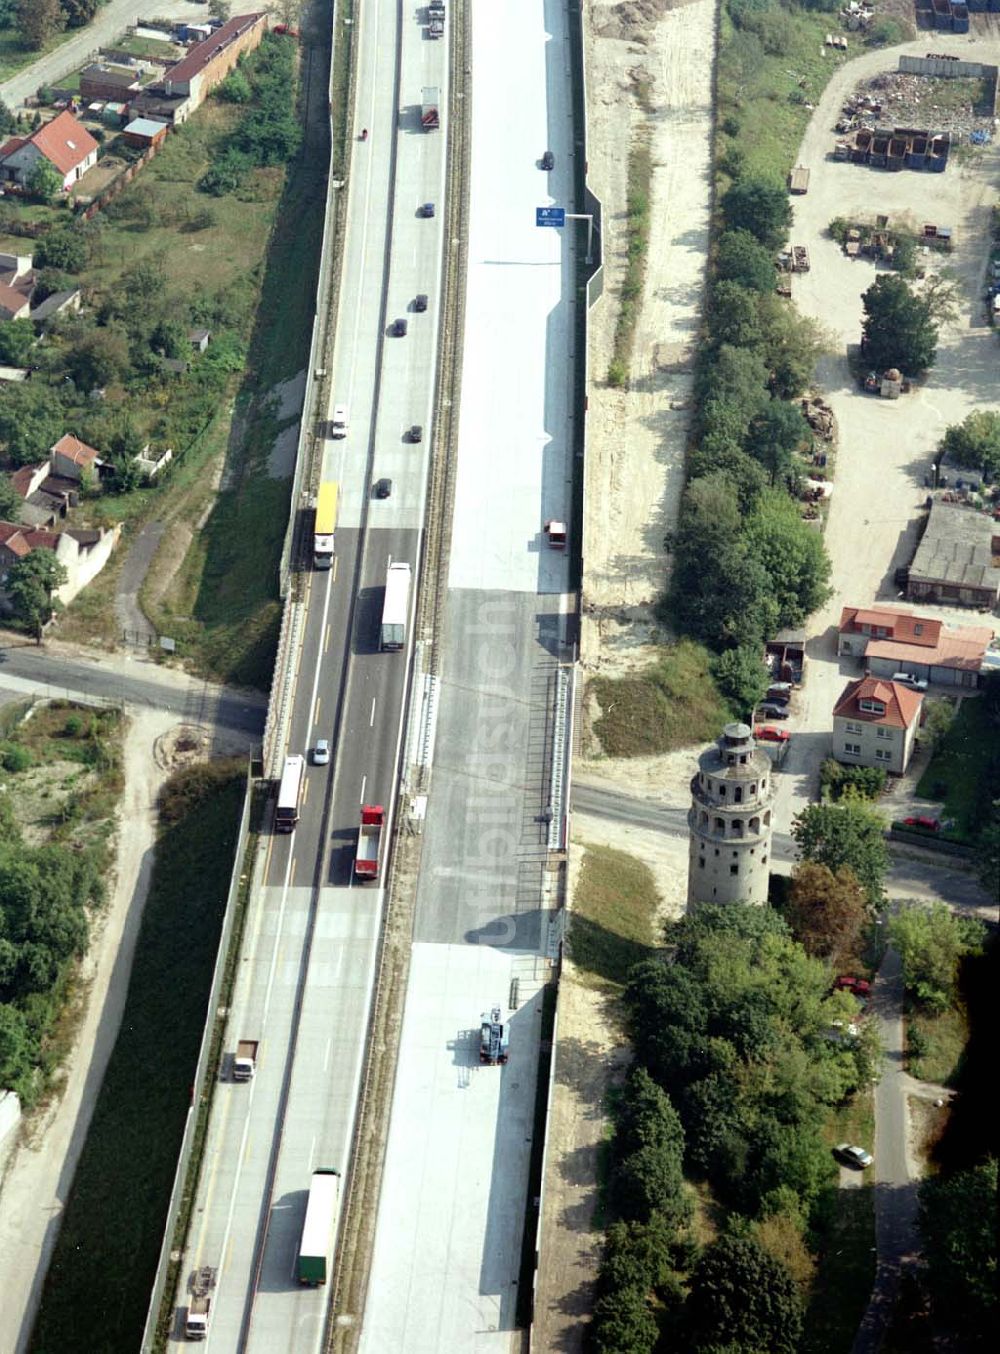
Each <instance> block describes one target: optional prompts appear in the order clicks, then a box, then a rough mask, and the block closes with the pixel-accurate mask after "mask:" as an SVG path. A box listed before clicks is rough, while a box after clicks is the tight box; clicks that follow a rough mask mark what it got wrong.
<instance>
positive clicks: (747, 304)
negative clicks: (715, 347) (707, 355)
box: [708, 280, 760, 348]
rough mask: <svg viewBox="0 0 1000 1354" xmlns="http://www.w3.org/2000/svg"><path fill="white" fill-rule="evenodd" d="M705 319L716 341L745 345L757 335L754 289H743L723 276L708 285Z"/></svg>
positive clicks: (748, 344) (752, 343) (757, 336)
mask: <svg viewBox="0 0 1000 1354" xmlns="http://www.w3.org/2000/svg"><path fill="white" fill-rule="evenodd" d="M708 322H709V324H710V326H711V329H712V337H713V338H714V339H715V341H716V342H717V343H731V344H733V346H734V347H737V348H749V347H752V346H753V345H754V344H755V343H757V342H758V341H759V339H760V320H759V319H758V317H757V293H756V292H752V291H747V289H746V287H743V286H741V285H740V284H739V283H738V282H727V281H726V280H723V281H721V282H716V284H715V286H714V287H713V288H712V299H711V304H710V305H709V307H708Z"/></svg>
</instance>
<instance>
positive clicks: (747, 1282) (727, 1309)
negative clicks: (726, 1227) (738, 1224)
mask: <svg viewBox="0 0 1000 1354" xmlns="http://www.w3.org/2000/svg"><path fill="white" fill-rule="evenodd" d="M687 1314H688V1321H689V1324H690V1330H691V1334H692V1336H693V1339H694V1345H695V1348H696V1349H702V1350H710V1349H718V1348H720V1347H721V1348H728V1349H729V1350H731V1351H737V1350H739V1351H746V1352H747V1354H750V1351H753V1354H757V1351H763V1350H767V1351H768V1352H769V1354H795V1351H796V1349H797V1348H798V1340H799V1336H800V1334H801V1331H802V1301H801V1299H800V1297H799V1295H798V1292H797V1291H796V1288H795V1283H794V1280H793V1279H792V1276H791V1275H790V1274H789V1272H788V1270H787V1269H786V1268H785V1267H784V1265H783V1264H781V1263H780V1262H779V1261H778V1260H776V1259H775V1258H774V1257H773V1256H772V1255H769V1254H768V1252H767V1251H765V1250H764V1248H763V1246H761V1245H760V1244H759V1243H758V1242H756V1241H753V1240H751V1239H750V1238H749V1237H735V1236H724V1237H722V1238H721V1239H720V1240H719V1241H715V1242H713V1243H712V1245H710V1246H706V1248H705V1250H704V1251H703V1252H702V1254H701V1258H700V1260H699V1261H698V1263H697V1265H696V1266H695V1269H694V1273H693V1274H692V1276H691V1289H690V1294H689V1297H688V1312H687Z"/></svg>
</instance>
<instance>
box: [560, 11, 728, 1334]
mask: <svg viewBox="0 0 1000 1354" xmlns="http://www.w3.org/2000/svg"><path fill="white" fill-rule="evenodd" d="M588 16H589V22H588V33H589V36H588V41H587V90H588V107H587V119H588V141H587V156H588V162H589V182H590V186H591V187H592V188H593V190H594V192H595V193H597V195H598V196H599V197H600V198H601V199H602V201H603V204H604V261H605V290H604V296H603V297H602V299H601V300H600V301H599V302H598V304H597V305H596V306H595V307H594V308H593V309H592V310H591V312H590V316H589V325H590V331H589V362H590V373H591V381H590V389H589V401H590V402H589V423H588V442H587V462H586V487H585V493H586V499H587V502H588V503H591V504H593V503H601V504H602V505H605V508H604V510H603V511H601V512H600V513H595V512H589V513H587V514H586V515H585V520H584V550H583V556H584V578H583V607H582V614H583V620H582V631H581V660H582V662H583V665H584V668H585V670H586V671H587V672H588V673H592V672H594V671H597V670H601V671H603V672H607V673H609V674H615V673H618V672H622V671H626V670H629V669H631V668H632V667H634V666H636V665H640V664H641V663H642V662H644V661H645V659H646V658H647V657H648V656H649V655H650V652H651V647H650V646H651V645H652V643H653V642H655V640H656V639H657V638H658V636H659V631H658V627H657V626H656V624H655V622H654V620H653V616H652V604H653V603H654V602H655V600H656V598H657V596H658V594H659V593H660V592H661V591H662V589H663V584H664V569H665V564H666V561H665V556H664V552H663V537H664V535H665V533H666V532H667V531H668V530H670V528H671V527H672V526H673V525H674V523H675V521H676V517H677V509H678V504H679V502H680V496H681V492H682V490H683V487H684V449H685V445H686V441H687V434H688V418H689V415H688V413H687V412H686V410H687V406H688V405H689V402H690V396H691V386H692V359H693V355H694V347H693V345H694V340H695V337H696V333H697V328H698V323H699V318H700V314H701V303H702V286H703V281H704V268H705V256H706V252H707V247H708V224H709V208H710V190H711V185H710V154H711V132H712V105H711V97H712V94H711V91H712V59H713V53H714V44H715V25H716V9H715V5H714V3H712V0H694V3H692V4H688V5H684V6H680V7H678V8H675V9H673V10H671V12H669V13H666V14H665V15H664V16H663V18H662V19H661V20H660V21H659V22H658V23H655V24H654V25H652V26H651V27H650V28H649V29H648V30H647V31H646V32H645V33H642V34H638V35H637V34H636V33H635V32H633V33H632V34H630V35H629V36H627V37H622V36H620V35H619V34H620V29H619V28H618V27H617V26H616V22H615V18H614V16H613V14H612V10H611V7H609V6H607V5H597V4H591V5H589V6H588ZM602 30H604V34H603V35H601V34H602ZM636 36H638V37H640V38H641V41H636ZM640 84H644V85H646V87H647V89H648V93H647V94H646V96H645V104H646V107H643V102H642V101H640V99H639V98H638V97H637V88H638V86H639V85H640ZM647 110H649V111H647ZM626 127H628V129H629V133H630V135H633V136H635V135H639V136H648V138H649V141H650V146H651V149H652V157H653V164H654V171H653V180H652V185H651V192H650V219H651V234H650V242H649V254H648V264H647V271H646V281H645V289H644V294H643V302H642V309H641V314H640V319H639V323H638V326H637V330H636V335H635V343H634V348H633V361H632V371H631V380H630V388H629V389H628V390H627V391H619V390H613V389H612V388H611V387H610V386H608V385H607V384H606V382H605V376H606V373H607V369H608V364H609V362H610V360H611V354H612V351H613V341H614V330H615V324H616V322H617V318H618V302H617V297H618V294H619V290H620V287H621V283H622V278H623V275H624V269H625V262H626V258H625V247H626V237H625V229H626V216H625V199H626V180H627V157H626V154H625V149H626V146H627V144H628V141H627V138H626V135H625V134H624V129H625V128H626ZM692 764H693V759H692V757H691V754H690V753H686V754H680V755H675V756H673V757H671V758H649V759H645V760H644V761H643V762H642V763H641V764H636V763H635V762H632V763H630V764H629V768H628V772H627V777H628V780H627V783H628V786H629V788H631V789H635V788H641V789H642V791H643V792H644V793H648V794H649V795H650V797H659V796H666V797H667V801H666V802H676V801H675V798H674V797H675V796H676V795H679V794H680V793H681V787H682V786H683V787H685V788H686V786H687V783H688V782H689V781H690V778H691V774H692ZM605 773H607V779H609V780H611V781H612V782H613V781H614V779H615V774H616V768H615V767H614V766H613V765H605V764H604V763H601V764H600V765H598V766H594V765H593V764H588V767H587V774H588V778H590V777H591V776H592V775H593V777H594V778H597V779H604V778H605ZM622 774H623V777H624V776H625V774H626V773H625V772H624V770H623V772H622ZM585 841H592V842H594V843H595V844H607V845H613V846H618V847H621V848H623V849H625V850H633V851H635V853H636V854H637V855H641V856H642V858H643V859H644V860H646V861H648V863H649V864H650V866H651V868H652V869H653V872H654V876H655V878H656V881H657V886H658V887H659V889H660V892H661V895H662V897H663V899H664V909H665V912H666V911H672V910H674V909H675V908H677V907H678V906H680V907H683V899H684V897H685V893H686V881H687V848H686V844H685V843H683V842H679V841H677V840H676V839H675V840H671V839H670V838H669V837H667V836H665V835H663V834H659V833H655V832H650V831H647V830H643V829H639V828H633V827H628V826H625V827H623V826H622V825H621V824H608V823H605V822H602V821H600V820H598V819H584V818H582V817H580V816H577V817H575V818H574V842H573V848H572V851H571V857H570V860H571V872H570V880H569V887H568V890H567V893H568V897H569V898H570V900H571V899H572V893H573V880H574V877H575V870H576V869H577V868H578V866H579V861H580V859H581V856H582V853H583V849H584V847H583V843H584V842H585ZM570 906H572V904H571V903H570ZM559 1021H560V1025H559V1042H558V1051H557V1055H556V1076H555V1086H554V1089H553V1097H552V1117H551V1121H550V1124H549V1156H548V1159H547V1167H546V1176H545V1204H544V1216H543V1226H542V1232H541V1257H540V1264H539V1272H538V1293H537V1302H536V1324H535V1329H534V1332H533V1340H534V1343H536V1344H537V1346H538V1348H540V1349H546V1350H560V1351H578V1350H580V1349H582V1347H583V1341H584V1335H585V1331H586V1325H587V1322H588V1319H589V1312H590V1308H591V1304H592V1302H593V1283H594V1280H595V1278H596V1275H597V1270H598V1266H599V1264H600V1253H601V1233H600V1231H599V1230H595V1229H594V1227H593V1221H592V1220H593V1215H594V1209H595V1206H596V1202H597V1196H596V1187H595V1178H596V1157H597V1151H598V1146H599V1143H600V1142H601V1140H602V1138H603V1137H604V1135H605V1132H606V1127H607V1126H606V1118H605V1113H604V1101H605V1096H606V1092H607V1090H608V1087H609V1085H610V1084H611V1082H612V1080H613V1079H614V1078H616V1077H618V1076H619V1075H620V1074H621V1071H622V1069H623V1068H624V1065H625V1060H626V1054H625V1051H624V1049H622V1048H621V1046H620V1044H621V1036H620V1034H619V1032H618V1030H617V1029H616V1027H615V1024H614V1021H613V1019H612V1016H611V1013H610V1012H609V1010H608V1006H607V999H606V998H605V997H603V996H602V995H601V994H600V993H598V992H596V991H594V990H593V989H592V988H590V987H588V986H586V985H585V984H583V983H581V982H580V981H579V979H578V977H577V975H576V973H575V970H574V969H573V966H572V963H570V962H567V963H566V964H565V966H564V968H563V972H562V978H561V982H560V996H559Z"/></svg>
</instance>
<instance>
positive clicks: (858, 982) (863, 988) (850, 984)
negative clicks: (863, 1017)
mask: <svg viewBox="0 0 1000 1354" xmlns="http://www.w3.org/2000/svg"><path fill="white" fill-rule="evenodd" d="M833 986H834V990H835V991H837V992H853V993H854V995H855V996H856V997H867V996H868V995H869V994H870V993H871V990H872V985H871V983H870V982H869V981H868V979H867V978H854V977H852V976H851V974H849V973H842V974H841V975H840V977H839V978H838V979H837V981H836V982H835V983H834V985H833Z"/></svg>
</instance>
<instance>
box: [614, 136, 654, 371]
mask: <svg viewBox="0 0 1000 1354" xmlns="http://www.w3.org/2000/svg"><path fill="white" fill-rule="evenodd" d="M652 178H653V156H652V152H651V151H650V148H649V142H648V141H647V140H646V139H645V137H637V138H636V139H635V140H634V141H633V142H632V145H631V147H630V149H629V153H628V179H627V182H628V187H627V193H626V202H625V210H626V237H627V241H628V243H627V249H628V266H627V267H626V269H625V277H624V278H623V280H622V286H621V294H620V297H619V306H618V322H617V324H616V325H615V342H614V352H613V356H612V358H611V362H610V364H609V366H608V384H609V385H612V386H615V387H618V388H621V387H623V386H626V385H627V384H628V379H629V371H630V369H631V365H632V342H633V340H634V338H635V328H636V325H637V324H638V321H639V311H640V309H641V307H642V289H643V285H644V283H645V280H646V259H647V256H648V254H649V191H650V184H651V182H652Z"/></svg>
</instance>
